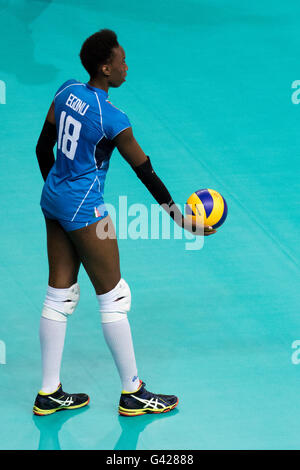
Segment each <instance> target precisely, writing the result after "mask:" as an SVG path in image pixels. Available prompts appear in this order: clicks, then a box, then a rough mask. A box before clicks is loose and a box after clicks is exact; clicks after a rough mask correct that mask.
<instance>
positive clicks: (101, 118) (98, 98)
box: [94, 91, 107, 138]
mask: <svg viewBox="0 0 300 470" xmlns="http://www.w3.org/2000/svg"><path fill="white" fill-rule="evenodd" d="M94 93H95V95H96V98H97V101H98V106H99V112H100V124H101V129H102V132H103V134H104V136H105V137H106V138H107V136H106V134H105V132H104V129H103V123H102V110H101V106H100V101H99V98H98V95H97V93H96V92H95V91H94Z"/></svg>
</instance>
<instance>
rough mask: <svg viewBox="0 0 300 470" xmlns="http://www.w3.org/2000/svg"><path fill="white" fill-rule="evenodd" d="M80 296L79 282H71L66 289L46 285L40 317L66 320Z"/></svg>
mask: <svg viewBox="0 0 300 470" xmlns="http://www.w3.org/2000/svg"><path fill="white" fill-rule="evenodd" d="M79 297H80V289H79V284H78V283H76V284H73V286H71V287H69V288H68V289H56V288H55V287H51V286H48V289H47V294H46V299H45V302H44V308H43V311H42V317H44V318H48V319H49V320H55V321H67V318H68V315H71V314H72V313H73V312H74V310H75V308H76V306H77V304H78V302H79Z"/></svg>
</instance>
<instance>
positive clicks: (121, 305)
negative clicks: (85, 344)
mask: <svg viewBox="0 0 300 470" xmlns="http://www.w3.org/2000/svg"><path fill="white" fill-rule="evenodd" d="M97 298H98V301H99V306H100V313H101V321H102V323H111V322H114V321H119V320H122V319H123V318H126V317H127V312H129V310H130V306H131V292H130V288H129V285H128V284H127V282H126V281H125V280H124V279H121V280H120V281H119V282H118V284H117V285H116V287H115V288H114V289H112V290H111V291H109V292H107V293H106V294H102V295H97Z"/></svg>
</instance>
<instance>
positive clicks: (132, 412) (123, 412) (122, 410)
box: [118, 400, 179, 416]
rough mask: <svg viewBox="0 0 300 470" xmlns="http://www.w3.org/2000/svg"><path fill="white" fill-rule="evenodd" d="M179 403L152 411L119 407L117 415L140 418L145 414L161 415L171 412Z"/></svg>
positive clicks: (149, 409) (151, 409)
mask: <svg viewBox="0 0 300 470" xmlns="http://www.w3.org/2000/svg"><path fill="white" fill-rule="evenodd" d="M178 403H179V400H177V402H176V403H174V405H170V406H167V407H166V408H164V409H163V410H162V409H160V410H159V409H156V410H153V408H145V409H143V410H129V409H127V408H123V407H122V406H119V410H118V411H119V415H121V416H141V415H146V414H161V413H167V412H168V411H171V410H173V409H174V408H175V407H176V406H177V405H178Z"/></svg>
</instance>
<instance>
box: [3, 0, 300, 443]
mask: <svg viewBox="0 0 300 470" xmlns="http://www.w3.org/2000/svg"><path fill="white" fill-rule="evenodd" d="M102 28H110V29H113V30H115V31H116V32H117V34H118V39H119V41H120V43H121V45H122V46H123V47H124V49H125V51H126V57H127V63H128V66H129V71H128V76H127V81H126V83H125V84H124V85H123V86H122V87H121V88H119V89H112V90H111V91H110V92H109V96H110V99H111V100H112V102H113V103H114V104H115V105H116V106H118V107H119V108H121V109H123V110H124V111H126V113H127V114H128V116H129V118H130V120H131V122H132V125H133V130H134V134H135V136H136V138H137V140H138V142H139V143H140V145H141V146H142V148H143V149H144V150H145V152H146V153H147V154H148V155H150V156H151V159H152V163H153V166H154V168H155V170H156V172H157V173H158V175H159V176H160V177H161V179H162V180H163V181H164V183H165V184H166V186H167V187H168V189H169V191H170V193H171V194H172V196H173V198H174V200H175V201H176V202H177V203H179V204H183V203H184V202H185V201H186V199H187V198H188V196H189V195H190V194H191V193H192V192H193V191H195V190H197V189H200V188H207V187H208V188H213V189H216V190H218V191H220V192H221V193H222V194H223V195H224V197H225V198H226V200H227V203H228V207H229V214H228V218H227V221H226V223H225V224H224V226H223V227H222V228H220V229H219V231H218V233H217V234H216V235H214V236H211V237H207V238H206V239H205V242H204V246H203V248H202V249H201V250H187V249H186V246H185V242H186V240H185V239H184V238H183V239H182V240H174V239H171V240H162V239H158V240H151V239H137V240H133V239H127V240H126V239H120V241H119V248H120V256H121V266H122V275H123V277H124V278H125V279H126V280H127V282H128V283H129V285H130V287H131V291H132V310H131V312H130V317H129V318H130V322H131V326H132V333H133V338H134V343H135V350H136V357H137V362H138V367H139V374H140V376H141V378H142V379H143V380H144V381H145V382H146V384H147V386H148V388H149V389H150V390H151V391H153V392H159V393H172V394H177V395H178V396H179V399H180V403H179V406H178V408H177V409H176V410H174V411H173V412H172V413H169V414H166V415H163V416H142V417H139V418H135V419H130V418H129V419H126V418H121V417H118V414H117V406H118V400H119V394H120V382H119V377H118V375H117V372H116V369H115V366H114V364H113V360H112V358H111V356H110V353H109V351H108V349H107V346H106V344H105V341H104V338H103V335H102V331H101V324H100V317H99V313H98V303H97V301H96V297H95V295H94V291H93V288H92V286H91V284H90V281H89V279H88V277H87V275H86V273H85V272H84V270H81V272H80V278H79V282H80V286H81V299H80V304H79V305H78V309H77V311H76V314H75V315H74V316H73V318H71V319H70V320H69V322H68V332H67V339H66V343H65V352H64V358H63V366H62V381H63V386H64V388H65V389H66V390H67V391H73V392H74V391H78V392H81V391H82V392H86V393H88V394H89V395H90V396H91V402H90V405H89V407H87V408H85V409H82V410H80V411H69V412H62V413H56V414H54V415H52V416H49V417H46V418H39V417H34V416H33V415H32V405H33V401H34V398H35V395H36V393H37V391H38V390H39V388H40V385H41V363H40V349H39V338H38V328H39V319H40V314H41V307H42V303H43V300H44V296H45V292H46V288H47V280H48V279H47V276H48V271H47V270H48V265H47V257H46V245H45V242H46V238H45V227H44V221H43V217H42V213H41V211H40V208H39V198H40V193H41V190H42V184H43V181H42V178H41V176H40V173H39V170H38V165H37V162H36V157H35V145H36V142H37V138H38V135H39V132H40V130H41V127H42V124H43V121H44V118H45V115H46V112H47V110H48V107H49V105H50V103H51V100H52V98H53V95H54V93H55V92H56V90H57V88H58V87H59V86H60V85H61V84H62V83H63V82H64V81H65V80H67V79H69V78H76V79H78V80H82V81H87V80H88V77H87V75H86V73H85V71H84V70H83V68H82V66H81V64H80V61H79V57H78V53H79V50H80V46H81V44H82V42H83V40H84V39H85V38H86V37H87V36H89V35H90V34H92V33H93V32H95V31H97V30H99V29H102ZM299 28H300V5H299V2H297V1H295V0H291V1H289V2H282V1H279V0H274V1H272V2H270V1H268V0H260V1H258V0H256V1H249V0H246V1H242V0H240V1H238V0H172V1H171V0H152V1H151V2H148V1H147V2H146V1H141V0H139V1H138V0H129V1H128V2H126V3H124V2H123V1H121V0H115V1H114V2H102V1H98V0H86V1H85V2H80V1H79V0H53V1H50V0H49V1H47V0H43V1H42V0H40V1H35V0H31V1H30V0H27V1H21V0H19V1H17V0H15V1H10V0H6V1H5V0H4V1H1V2H0V36H1V46H2V47H1V49H2V58H1V61H0V80H1V81H2V82H0V84H1V94H0V102H1V104H0V122H1V131H0V132H1V147H0V195H1V209H0V212H1V233H0V247H1V249H0V286H1V297H0V299H1V300H0V314H1V322H0V340H1V344H2V364H0V448H1V449H62V450H65V449H131V450H132V449H297V448H299V446H300V441H299V425H300V424H299V423H300V395H299V387H300V364H298V360H297V357H298V356H297V351H296V350H295V349H293V348H292V344H293V342H294V341H295V340H300V310H299V298H300V289H299V254H300V243H299V241H300V237H299V215H300V211H299V191H300V187H299V169H300V164H299V161H300V159H299V154H300V150H299V149H300V105H297V104H296V102H297V100H296V99H295V95H294V97H293V93H295V92H296V89H294V88H292V84H293V82H294V81H295V80H298V79H300V66H299V54H300V35H299ZM4 84H5V85H6V90H5V89H4ZM120 195H123V196H124V195H126V196H127V197H128V204H133V203H143V204H146V205H147V207H149V208H150V205H151V204H152V203H154V200H153V199H152V197H151V195H150V194H149V193H148V192H147V190H146V189H145V188H144V187H143V185H142V184H141V183H140V181H139V180H138V179H137V178H136V176H135V174H134V173H133V171H132V170H131V168H130V167H129V166H128V165H127V163H126V162H124V161H123V160H122V159H121V157H120V155H119V154H118V152H117V151H115V153H114V154H113V157H112V161H111V167H110V170H109V173H108V178H107V183H106V201H107V202H110V203H111V204H114V205H117V202H118V198H119V196H120ZM123 215H124V214H121V216H123ZM4 346H5V347H6V354H5V355H4V354H3V351H4ZM293 354H294V355H293ZM3 362H5V363H3Z"/></svg>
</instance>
